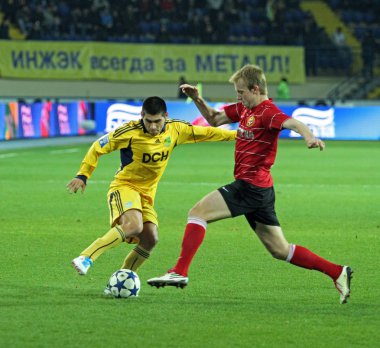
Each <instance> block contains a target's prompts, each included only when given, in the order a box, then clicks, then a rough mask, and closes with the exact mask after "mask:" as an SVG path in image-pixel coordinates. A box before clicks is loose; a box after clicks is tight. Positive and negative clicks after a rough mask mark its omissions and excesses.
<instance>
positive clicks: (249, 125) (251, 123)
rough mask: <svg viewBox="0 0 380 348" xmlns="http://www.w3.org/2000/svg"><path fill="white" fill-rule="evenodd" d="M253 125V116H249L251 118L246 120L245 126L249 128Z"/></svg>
mask: <svg viewBox="0 0 380 348" xmlns="http://www.w3.org/2000/svg"><path fill="white" fill-rule="evenodd" d="M254 123H255V116H251V117H250V118H249V119H248V120H247V126H248V127H251V126H252V125H253V124H254Z"/></svg>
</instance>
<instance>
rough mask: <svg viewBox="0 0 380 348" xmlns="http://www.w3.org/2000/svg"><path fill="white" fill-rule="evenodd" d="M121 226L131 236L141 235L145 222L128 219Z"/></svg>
mask: <svg viewBox="0 0 380 348" xmlns="http://www.w3.org/2000/svg"><path fill="white" fill-rule="evenodd" d="M121 228H122V229H123V231H124V232H125V233H127V234H128V236H130V237H136V236H137V235H139V234H140V233H141V232H142V230H143V223H142V222H140V221H135V220H133V221H128V222H125V223H123V224H122V225H121Z"/></svg>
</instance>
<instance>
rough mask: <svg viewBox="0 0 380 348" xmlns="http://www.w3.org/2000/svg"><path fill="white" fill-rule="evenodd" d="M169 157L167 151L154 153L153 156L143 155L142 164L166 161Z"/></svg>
mask: <svg viewBox="0 0 380 348" xmlns="http://www.w3.org/2000/svg"><path fill="white" fill-rule="evenodd" d="M168 157H169V151H166V152H165V151H162V152H155V153H153V154H150V153H143V157H142V162H143V163H149V162H158V161H166V160H167V159H168Z"/></svg>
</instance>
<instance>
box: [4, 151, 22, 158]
mask: <svg viewBox="0 0 380 348" xmlns="http://www.w3.org/2000/svg"><path fill="white" fill-rule="evenodd" d="M17 155H18V154H17V153H14V152H10V153H3V154H0V159H3V158H10V157H16V156H17Z"/></svg>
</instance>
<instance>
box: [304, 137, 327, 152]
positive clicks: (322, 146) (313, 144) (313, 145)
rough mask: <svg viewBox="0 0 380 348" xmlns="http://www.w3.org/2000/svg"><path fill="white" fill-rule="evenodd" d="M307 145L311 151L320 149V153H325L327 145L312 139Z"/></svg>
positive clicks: (319, 140)
mask: <svg viewBox="0 0 380 348" xmlns="http://www.w3.org/2000/svg"><path fill="white" fill-rule="evenodd" d="M306 144H307V147H308V148H309V149H316V148H319V150H320V151H323V150H324V149H325V147H326V145H325V143H324V142H323V141H322V140H321V139H318V138H311V139H309V140H307V141H306Z"/></svg>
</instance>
